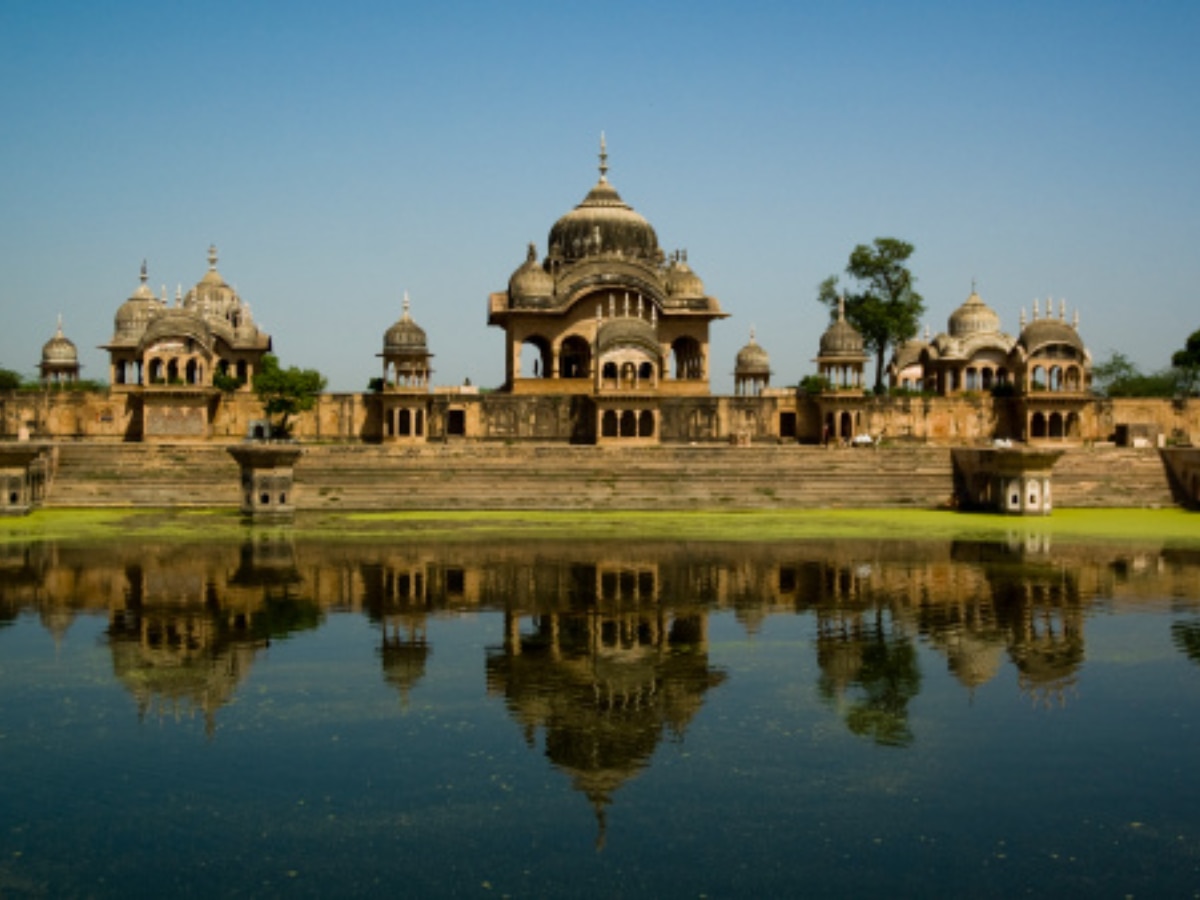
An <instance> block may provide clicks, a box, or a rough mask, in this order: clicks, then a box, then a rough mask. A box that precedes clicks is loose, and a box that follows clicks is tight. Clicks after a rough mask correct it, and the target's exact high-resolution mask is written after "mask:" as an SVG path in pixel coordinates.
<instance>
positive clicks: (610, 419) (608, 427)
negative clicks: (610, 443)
mask: <svg viewBox="0 0 1200 900" xmlns="http://www.w3.org/2000/svg"><path fill="white" fill-rule="evenodd" d="M600 436H601V437H616V436H617V414H616V412H615V411H614V410H611V409H606V410H605V411H604V415H603V416H601V417H600Z"/></svg>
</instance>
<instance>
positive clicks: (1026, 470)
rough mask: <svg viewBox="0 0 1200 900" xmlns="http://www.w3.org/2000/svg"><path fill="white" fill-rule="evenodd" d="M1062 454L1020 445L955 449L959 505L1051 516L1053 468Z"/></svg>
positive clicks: (955, 479) (1012, 513) (1028, 514)
mask: <svg viewBox="0 0 1200 900" xmlns="http://www.w3.org/2000/svg"><path fill="white" fill-rule="evenodd" d="M1062 454H1063V451H1062V450H1041V449H1036V450H1034V449H1029V448H1019V447H989V448H987V449H978V450H976V449H965V448H963V449H956V450H953V451H952V455H953V458H954V488H955V495H956V498H957V500H958V505H959V506H960V507H961V508H963V509H977V510H989V511H991V512H1001V513H1007V514H1009V515H1014V516H1048V515H1050V510H1051V502H1050V497H1051V492H1050V470H1051V469H1053V468H1054V464H1055V463H1056V462H1057V461H1058V458H1059V457H1060V456H1062Z"/></svg>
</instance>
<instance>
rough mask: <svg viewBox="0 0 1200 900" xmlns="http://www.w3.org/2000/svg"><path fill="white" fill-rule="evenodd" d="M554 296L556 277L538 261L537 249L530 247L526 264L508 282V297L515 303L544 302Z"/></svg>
mask: <svg viewBox="0 0 1200 900" xmlns="http://www.w3.org/2000/svg"><path fill="white" fill-rule="evenodd" d="M553 295H554V277H553V276H552V275H551V274H550V273H549V272H547V271H546V270H545V269H543V268H542V266H541V264H540V263H538V260H537V248H536V247H535V246H534V245H533V244H530V245H529V252H528V254H527V255H526V257H525V262H524V263H522V264H521V267H520V268H519V269H517V271H515V272H513V275H512V278H510V279H509V280H508V296H509V298H510V299H511V300H513V301H514V302H519V301H521V300H543V299H547V298H549V297H552V296H553Z"/></svg>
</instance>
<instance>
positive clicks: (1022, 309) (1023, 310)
mask: <svg viewBox="0 0 1200 900" xmlns="http://www.w3.org/2000/svg"><path fill="white" fill-rule="evenodd" d="M1021 327H1022V328H1024V327H1025V307H1023V306H1022V307H1021Z"/></svg>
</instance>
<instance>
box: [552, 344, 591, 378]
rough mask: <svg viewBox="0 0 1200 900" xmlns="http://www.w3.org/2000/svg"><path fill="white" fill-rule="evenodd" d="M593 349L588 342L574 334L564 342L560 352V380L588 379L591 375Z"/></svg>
mask: <svg viewBox="0 0 1200 900" xmlns="http://www.w3.org/2000/svg"><path fill="white" fill-rule="evenodd" d="M591 369H592V348H591V346H589V344H588V342H587V341H586V340H584V339H583V338H582V337H580V336H579V335H577V334H573V335H571V336H570V337H568V338H567V339H566V340H564V341H563V342H562V347H561V348H560V349H559V351H558V374H559V377H560V378H587V377H588V376H589V375H591Z"/></svg>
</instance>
